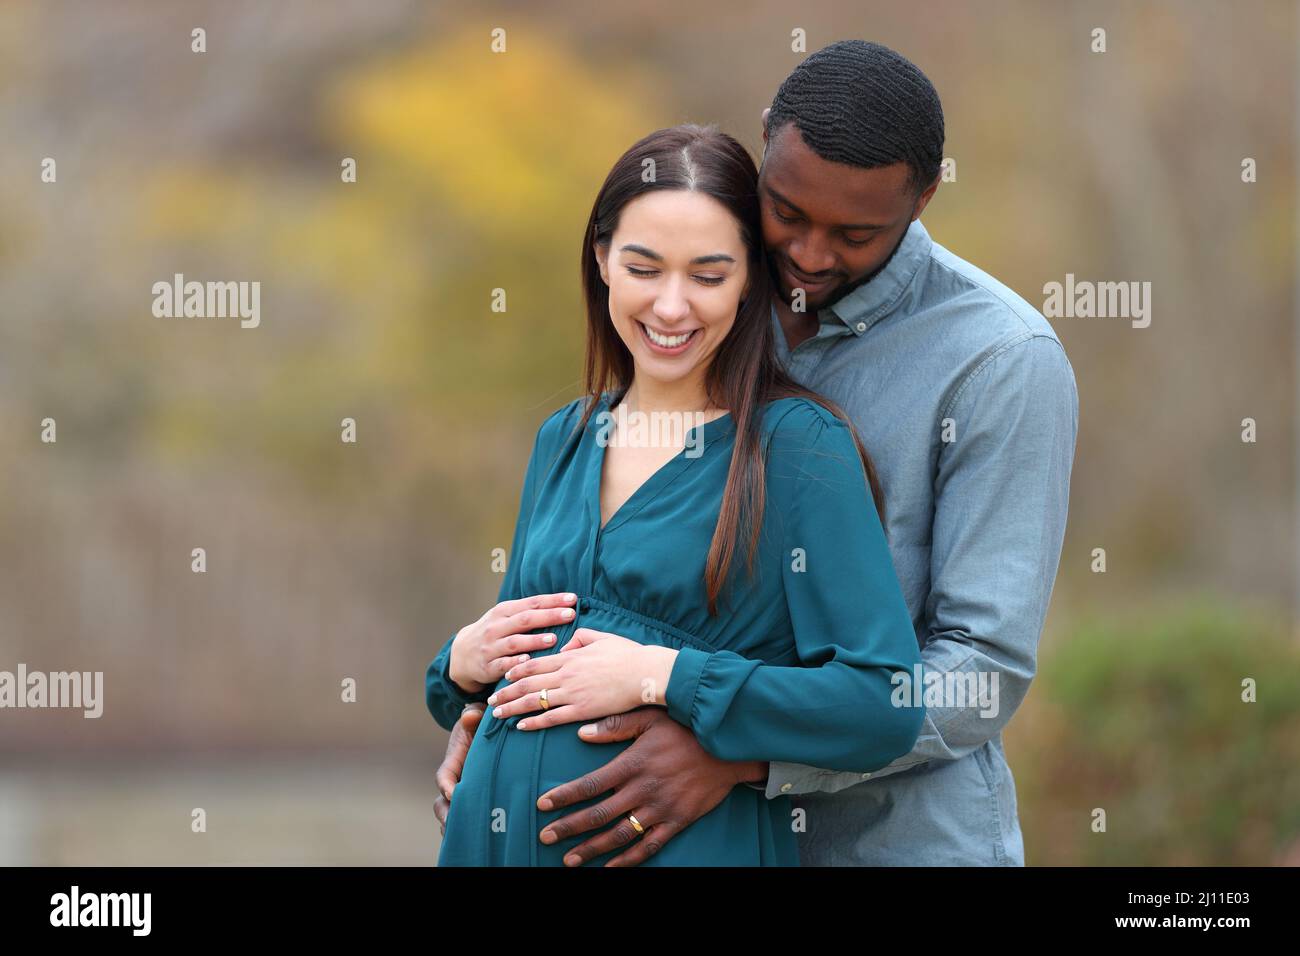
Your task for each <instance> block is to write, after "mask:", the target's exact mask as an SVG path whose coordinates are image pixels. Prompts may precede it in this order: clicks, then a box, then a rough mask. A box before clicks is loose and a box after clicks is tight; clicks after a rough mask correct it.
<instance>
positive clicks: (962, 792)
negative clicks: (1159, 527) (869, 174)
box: [766, 220, 1079, 866]
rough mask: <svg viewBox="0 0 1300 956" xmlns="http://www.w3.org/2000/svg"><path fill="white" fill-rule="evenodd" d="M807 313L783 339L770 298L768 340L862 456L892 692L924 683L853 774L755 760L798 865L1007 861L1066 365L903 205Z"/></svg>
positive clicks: (1052, 509) (1018, 848) (1013, 304)
mask: <svg viewBox="0 0 1300 956" xmlns="http://www.w3.org/2000/svg"><path fill="white" fill-rule="evenodd" d="M817 317H818V319H819V321H820V328H819V330H818V332H817V335H816V336H815V337H813V338H810V339H808V340H806V341H804V342H801V343H799V345H798V346H797V347H796V348H795V349H794V351H793V352H791V351H790V350H789V349H788V348H787V345H786V341H785V336H784V334H783V333H782V332H781V327H780V322H779V320H778V319H777V316H776V310H775V308H774V309H773V312H772V321H773V322H774V323H775V324H776V330H777V347H778V351H779V354H780V357H781V360H782V361H783V362H784V363H785V365H786V367H787V369H788V370H789V371H790V373H791V374H792V375H793V376H794V378H795V379H796V380H798V381H799V382H801V383H802V384H803V385H805V386H807V387H808V388H811V389H813V390H814V391H817V392H819V393H820V394H822V395H824V396H826V397H827V398H829V399H831V400H832V401H834V402H836V403H837V404H839V405H840V407H841V408H843V409H844V411H845V413H846V414H847V415H848V416H849V418H850V419H851V420H852V421H853V423H854V425H855V426H856V427H857V429H858V433H859V435H861V437H862V440H863V443H864V444H865V445H866V447H867V450H868V451H869V452H870V453H871V455H872V457H873V458H874V459H875V462H876V466H877V468H878V470H879V473H880V478H881V481H882V483H883V485H884V491H885V519H886V520H885V527H886V530H887V532H888V535H889V547H890V552H891V554H892V556H893V559H894V567H895V570H896V571H897V574H898V579H899V583H900V584H901V585H902V588H903V595H904V597H905V598H906V600H907V606H908V609H909V611H910V612H911V615H912V623H913V627H914V628H915V631H916V639H917V641H918V643H919V644H920V646H921V656H922V662H923V664H922V673H923V674H924V675H925V676H924V678H923V679H922V680H921V681H920V682H919V683H918V684H917V685H916V686H914V687H911V688H908V687H907V686H900V687H899V689H898V692H899V693H900V694H902V693H904V692H910V693H915V694H922V693H926V692H927V691H928V693H930V694H942V696H941V697H929V696H928V697H925V699H924V702H925V704H926V717H925V723H924V725H923V726H922V729H921V735H920V737H919V739H918V740H917V742H916V746H915V747H914V748H913V750H912V752H911V753H909V754H907V755H906V756H903V757H900V758H898V759H897V760H895V761H894V762H893V763H891V764H889V765H888V766H886V767H883V768H881V769H876V770H871V768H864V771H868V770H869V771H870V772H863V773H845V772H842V771H833V770H820V769H817V768H815V767H807V766H802V765H799V764H787V763H773V764H772V765H771V773H770V776H769V778H768V785H767V790H766V794H767V796H768V798H769V799H770V798H773V797H776V796H779V795H781V794H786V795H789V796H790V797H792V798H793V802H794V804H795V806H796V807H800V808H803V809H804V810H805V815H804V825H805V826H806V830H805V831H804V832H802V833H800V835H799V846H800V856H801V859H802V862H803V864H804V865H856V866H908V865H914V866H943V865H990V866H993V865H1004V866H1006V865H1023V864H1024V843H1023V840H1022V838H1021V834H1020V823H1019V820H1018V817H1017V814H1016V790H1015V782H1014V780H1013V779H1012V776H1011V770H1010V768H1009V767H1008V766H1007V761H1006V758H1005V756H1004V755H1003V751H1002V728H1003V727H1004V726H1005V725H1006V723H1007V721H1009V720H1010V719H1011V716H1012V714H1014V713H1015V711H1016V708H1017V707H1018V706H1019V705H1020V702H1021V700H1023V699H1024V696H1025V693H1026V692H1027V691H1028V690H1029V682H1030V680H1031V679H1032V678H1033V676H1034V670H1035V666H1036V658H1037V649H1038V638H1039V634H1040V633H1041V631H1042V628H1043V620H1044V618H1045V616H1046V614H1047V606H1048V601H1049V599H1050V597H1051V594H1052V585H1053V582H1054V580H1055V578H1056V571H1057V564H1058V562H1059V560H1060V554H1061V541H1062V538H1063V537H1064V534H1065V519H1066V507H1067V504H1068V500H1069V489H1070V468H1071V465H1072V463H1073V459H1074V447H1075V436H1076V434H1077V432H1078V423H1079V399H1078V392H1077V390H1076V388H1075V382H1074V371H1073V369H1072V368H1071V367H1070V363H1069V360H1068V359H1067V358H1066V356H1065V350H1064V349H1063V348H1062V346H1061V343H1060V340H1059V339H1058V338H1057V337H1056V333H1055V332H1054V331H1053V330H1052V327H1051V326H1050V325H1049V324H1048V322H1047V320H1046V319H1045V318H1043V316H1042V315H1041V314H1040V313H1039V312H1038V310H1036V309H1035V308H1034V307H1033V306H1031V305H1029V304H1028V303H1027V302H1025V301H1024V299H1022V298H1020V296H1018V295H1016V294H1015V293H1014V292H1012V291H1011V290H1010V289H1008V288H1007V287H1006V286H1004V285H1002V284H1001V283H1000V282H998V281H997V280H996V279H994V278H992V277H991V276H989V275H987V274H986V273H984V272H982V271H980V270H979V269H977V268H975V267H974V266H973V265H971V264H970V263H968V262H966V261H964V260H962V259H960V258H958V257H957V256H955V255H953V254H952V253H951V252H949V251H948V250H947V249H945V248H943V246H941V245H939V244H938V243H935V242H934V241H933V240H932V239H931V238H930V234H929V233H928V232H927V231H926V229H925V227H924V226H922V225H921V222H920V220H916V221H914V222H913V223H912V224H911V226H910V227H909V228H908V231H907V233H906V235H905V236H904V239H903V242H902V244H901V245H900V247H899V248H898V250H897V252H896V253H895V254H894V257H893V259H892V260H890V262H889V263H888V265H887V266H886V267H885V268H884V269H883V270H882V271H881V272H880V273H879V274H878V275H877V276H876V277H875V278H874V279H872V280H871V281H870V282H868V283H867V284H865V285H863V286H860V287H859V288H857V289H855V290H854V291H852V292H851V293H849V294H848V295H847V296H845V297H844V298H843V299H841V300H839V301H838V302H835V303H833V304H832V305H831V306H829V307H827V308H825V309H823V310H821V312H819V314H818V316H817ZM936 675H937V676H936ZM931 681H942V683H938V684H934V685H931V684H930V682H931ZM981 681H982V683H980V682H981ZM922 685H924V686H922ZM945 685H946V686H945ZM945 691H946V693H944V692H945ZM960 692H966V693H965V697H964V699H963V698H962V696H961V693H960ZM972 692H973V693H972ZM870 732H871V728H870V727H863V733H870Z"/></svg>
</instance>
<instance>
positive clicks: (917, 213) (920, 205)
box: [912, 173, 943, 219]
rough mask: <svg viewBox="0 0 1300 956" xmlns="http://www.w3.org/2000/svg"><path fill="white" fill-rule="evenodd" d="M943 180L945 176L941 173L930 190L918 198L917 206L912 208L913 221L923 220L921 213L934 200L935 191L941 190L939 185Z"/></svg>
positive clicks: (935, 178)
mask: <svg viewBox="0 0 1300 956" xmlns="http://www.w3.org/2000/svg"><path fill="white" fill-rule="evenodd" d="M942 179H943V174H942V173H940V174H939V175H938V176H936V177H934V182H932V183H931V184H930V188H928V189H927V190H926V191H925V192H923V193H921V195H919V196H917V197H916V205H915V206H913V207H912V218H913V219H920V218H921V213H922V212H923V211H924V210H925V207H926V206H928V205H929V204H930V200H931V199H933V198H934V191H935V190H936V189H938V188H939V183H940V181H941V180H942Z"/></svg>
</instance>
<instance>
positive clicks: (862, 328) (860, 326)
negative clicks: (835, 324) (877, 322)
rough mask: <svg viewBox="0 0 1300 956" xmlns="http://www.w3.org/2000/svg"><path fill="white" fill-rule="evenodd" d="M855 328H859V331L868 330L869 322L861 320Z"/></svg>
mask: <svg viewBox="0 0 1300 956" xmlns="http://www.w3.org/2000/svg"><path fill="white" fill-rule="evenodd" d="M854 328H855V329H857V330H858V331H859V332H865V331H867V323H865V322H859V323H858V324H857V325H855V326H854Z"/></svg>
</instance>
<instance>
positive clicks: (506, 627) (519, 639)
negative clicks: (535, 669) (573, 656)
mask: <svg viewBox="0 0 1300 956" xmlns="http://www.w3.org/2000/svg"><path fill="white" fill-rule="evenodd" d="M577 599H578V596H577V595H576V594H535V595H533V596H531V597H526V598H519V599H517V600H514V601H502V602H501V603H499V604H495V605H493V606H492V607H490V608H488V610H487V612H486V613H485V614H484V615H483V616H482V617H481V618H479V619H478V620H477V621H475V622H474V623H473V624H467V625H465V626H464V627H462V628H461V629H460V630H459V631H457V632H456V637H455V638H454V639H453V640H452V645H451V663H450V665H449V667H448V672H449V676H450V677H451V680H452V683H454V684H455V685H456V686H458V687H460V688H461V690H464V691H467V692H469V693H472V694H473V693H478V692H479V691H481V690H483V689H484V688H485V687H491V686H492V685H493V684H495V683H496V682H497V681H499V680H500V679H501V675H502V673H503V672H505V671H506V670H507V669H509V668H510V666H511V665H513V664H518V663H520V662H522V661H525V660H527V659H528V653H527V652H529V651H538V650H545V649H547V648H548V647H550V646H551V645H552V644H554V643H555V635H554V634H529V633H527V632H528V631H533V630H537V629H538V628H543V627H554V626H555V625H556V624H564V623H566V622H568V621H572V620H573V615H574V613H575V611H574V610H573V608H572V607H569V606H568V605H571V604H573V603H574V602H575V601H577Z"/></svg>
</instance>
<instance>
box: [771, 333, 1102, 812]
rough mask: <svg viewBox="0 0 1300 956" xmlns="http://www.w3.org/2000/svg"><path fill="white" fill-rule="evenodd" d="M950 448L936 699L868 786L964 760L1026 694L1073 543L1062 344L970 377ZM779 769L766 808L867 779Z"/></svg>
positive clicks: (934, 614) (939, 526)
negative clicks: (912, 738) (905, 746)
mask: <svg viewBox="0 0 1300 956" xmlns="http://www.w3.org/2000/svg"><path fill="white" fill-rule="evenodd" d="M942 417H945V418H951V419H952V420H953V423H954V425H955V428H956V435H955V439H954V440H953V441H952V442H950V443H947V444H944V445H942V446H941V448H940V450H939V455H938V468H937V471H936V474H935V478H934V502H935V504H934V528H933V536H932V543H931V557H930V580H931V584H930V594H929V597H928V598H927V600H926V604H925V618H926V630H927V631H928V640H927V642H926V643H925V645H924V647H923V649H922V652H921V659H922V667H923V670H924V673H925V675H926V677H925V680H926V683H927V684H928V683H929V682H931V681H933V682H934V686H935V687H936V688H940V687H942V688H946V687H954V688H955V687H958V686H960V687H963V688H967V689H969V688H978V687H980V686H981V684H980V681H981V680H982V681H983V686H984V687H985V688H986V689H987V692H986V693H985V694H984V695H983V696H981V695H979V694H971V693H968V692H966V693H965V696H964V698H962V697H960V696H959V695H956V694H952V695H948V694H944V695H941V696H939V697H938V699H935V697H934V696H933V695H930V694H928V693H927V698H926V700H925V704H926V709H925V721H924V724H923V726H922V728H921V733H920V735H919V736H918V738H917V741H916V745H915V746H914V747H913V748H912V749H911V751H910V752H909V753H907V754H904V755H902V756H900V757H898V758H897V759H895V760H893V761H892V762H890V763H889V765H888V766H885V767H883V768H881V769H879V770H876V771H874V772H872V773H871V774H869V776H870V777H871V778H873V779H875V778H881V777H885V776H888V775H891V774H895V773H898V772H900V771H903V770H909V769H911V768H913V767H916V766H918V765H920V764H923V763H926V762H927V761H932V760H939V761H951V760H957V759H960V758H962V757H964V756H966V755H967V754H969V753H971V752H972V751H973V750H975V749H977V748H979V747H981V746H983V745H984V743H985V742H987V741H988V740H990V739H992V738H993V737H995V736H996V735H998V734H1000V733H1001V732H1002V730H1003V728H1004V727H1006V725H1007V722H1008V721H1009V720H1010V719H1011V716H1012V715H1013V714H1014V713H1015V711H1016V709H1017V708H1018V707H1019V706H1020V702H1021V701H1022V700H1023V699H1024V697H1025V694H1026V693H1027V692H1028V690H1029V684H1030V681H1031V680H1032V679H1033V676H1034V673H1035V666H1036V661H1037V652H1038V640H1039V636H1040V634H1041V633H1042V628H1043V623H1044V621H1045V619H1046V616H1047V608H1048V604H1049V601H1050V599H1051V594H1052V587H1053V583H1054V582H1055V579H1056V572H1057V569H1058V566H1059V562H1060V557H1061V545H1062V542H1063V540H1064V536H1065V524H1066V512H1067V508H1068V504H1069V497H1070V470H1071V467H1072V465H1073V461H1074V450H1075V440H1076V437H1077V434H1078V428H1079V395H1078V389H1077V387H1076V385H1075V380H1074V371H1073V369H1072V368H1071V366H1070V363H1069V360H1068V359H1067V358H1066V355H1065V351H1064V349H1063V348H1062V347H1061V344H1060V343H1059V342H1058V341H1056V340H1055V339H1053V338H1050V337H1047V336H1034V337H1031V338H1028V339H1024V340H1021V341H1019V342H1016V343H1013V344H1011V345H1008V346H1006V347H1004V348H1003V349H1002V350H1001V351H1000V352H998V353H997V354H996V355H995V356H994V357H993V358H992V359H991V360H990V361H989V362H987V363H985V364H983V365H982V366H981V367H980V368H978V369H977V370H975V371H974V372H972V373H971V375H970V376H969V377H968V378H967V379H966V381H965V382H963V383H962V385H961V387H960V388H959V389H958V390H957V392H956V393H955V395H954V397H953V399H952V400H951V401H950V403H949V405H948V407H947V409H945V411H944V413H943V416H942ZM815 763H816V761H812V760H803V759H801V760H800V761H799V762H798V763H794V762H791V763H778V762H774V763H772V765H771V768H770V773H769V776H768V785H767V791H766V793H767V796H768V797H769V798H770V797H775V796H779V795H781V794H783V793H785V794H790V793H810V792H814V791H821V792H835V791H837V790H842V789H844V788H845V787H848V786H852V785H854V784H859V783H862V781H863V779H865V776H864V775H863V774H841V773H834V772H833V771H830V770H827V769H824V768H825V767H828V766H829V765H828V764H823V765H822V767H821V768H819V767H816V766H810V764H815Z"/></svg>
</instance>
